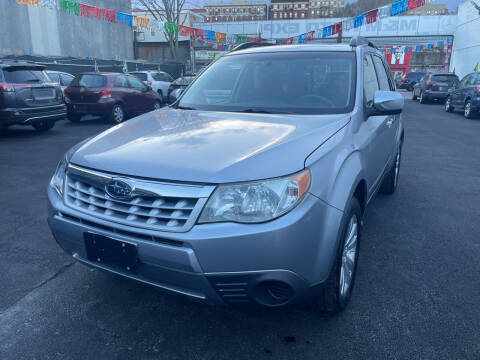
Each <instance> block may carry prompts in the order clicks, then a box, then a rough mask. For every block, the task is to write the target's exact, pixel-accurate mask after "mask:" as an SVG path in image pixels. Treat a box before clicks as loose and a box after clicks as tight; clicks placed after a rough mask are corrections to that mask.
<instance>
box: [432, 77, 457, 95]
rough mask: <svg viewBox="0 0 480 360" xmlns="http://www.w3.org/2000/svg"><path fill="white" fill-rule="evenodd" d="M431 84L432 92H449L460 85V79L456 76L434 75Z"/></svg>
mask: <svg viewBox="0 0 480 360" xmlns="http://www.w3.org/2000/svg"><path fill="white" fill-rule="evenodd" d="M430 82H431V85H430V86H431V89H432V91H448V89H451V88H452V87H454V86H456V85H458V77H457V76H456V75H454V74H436V75H432V77H431V79H430Z"/></svg>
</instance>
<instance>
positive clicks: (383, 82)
mask: <svg viewBox="0 0 480 360" xmlns="http://www.w3.org/2000/svg"><path fill="white" fill-rule="evenodd" d="M373 62H374V63H375V69H376V70H377V77H378V83H379V85H380V90H385V91H390V90H391V89H390V82H389V79H388V75H387V71H386V70H385V66H384V65H383V61H382V59H380V58H379V57H378V56H373Z"/></svg>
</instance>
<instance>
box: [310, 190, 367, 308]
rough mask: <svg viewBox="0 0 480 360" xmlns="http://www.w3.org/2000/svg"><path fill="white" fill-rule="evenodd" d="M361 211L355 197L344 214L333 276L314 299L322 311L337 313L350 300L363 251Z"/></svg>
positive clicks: (331, 273)
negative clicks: (361, 245) (361, 250)
mask: <svg viewBox="0 0 480 360" xmlns="http://www.w3.org/2000/svg"><path fill="white" fill-rule="evenodd" d="M361 224H362V209H361V208H360V204H359V202H358V200H357V199H356V198H352V199H351V200H350V202H349V203H348V205H347V209H346V211H345V213H344V215H343V219H342V225H341V226H342V227H341V230H340V231H341V232H340V240H339V245H338V249H337V253H336V256H335V260H334V264H333V267H332V270H331V272H330V275H329V277H328V279H327V281H325V283H324V284H323V286H322V288H321V289H320V290H319V293H318V294H317V295H316V296H315V298H314V301H315V307H316V308H317V309H318V310H320V311H321V312H324V313H328V314H336V313H339V312H341V311H342V310H344V309H345V308H346V306H347V305H348V302H349V301H350V298H351V295H352V290H353V285H354V283H355V274H356V269H357V263H358V253H359V250H360V233H361Z"/></svg>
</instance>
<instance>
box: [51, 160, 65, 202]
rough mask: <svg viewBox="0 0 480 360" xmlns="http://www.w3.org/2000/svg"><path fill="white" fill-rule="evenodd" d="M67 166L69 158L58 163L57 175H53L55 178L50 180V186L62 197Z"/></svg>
mask: <svg viewBox="0 0 480 360" xmlns="http://www.w3.org/2000/svg"><path fill="white" fill-rule="evenodd" d="M67 165H68V162H67V158H66V157H63V159H62V160H61V161H60V162H59V163H58V165H57V169H56V170H55V174H53V177H52V179H51V180H50V186H51V187H53V188H54V189H55V190H56V191H57V192H58V194H59V195H60V196H61V195H62V194H63V182H64V180H65V171H66V170H67Z"/></svg>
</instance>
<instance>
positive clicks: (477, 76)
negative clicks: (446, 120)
mask: <svg viewBox="0 0 480 360" xmlns="http://www.w3.org/2000/svg"><path fill="white" fill-rule="evenodd" d="M445 110H446V111H448V112H453V111H455V110H463V115H464V116H465V117H466V118H467V119H470V118H472V117H474V116H475V115H476V114H478V112H479V111H480V73H478V72H475V73H471V74H468V75H467V76H465V77H464V78H463V79H462V81H460V83H459V84H458V86H455V87H453V88H451V89H450V91H449V93H448V96H447V99H446V100H445Z"/></svg>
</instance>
